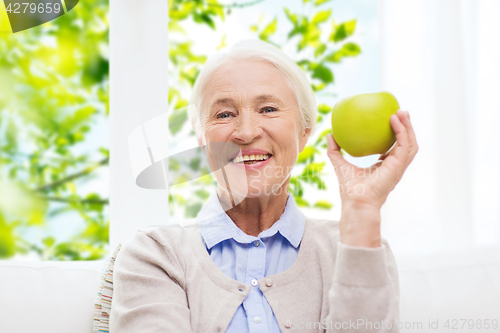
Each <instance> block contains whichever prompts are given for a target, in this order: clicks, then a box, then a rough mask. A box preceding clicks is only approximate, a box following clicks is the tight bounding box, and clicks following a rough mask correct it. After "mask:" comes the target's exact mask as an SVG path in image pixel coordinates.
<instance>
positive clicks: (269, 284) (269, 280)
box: [266, 279, 273, 287]
mask: <svg viewBox="0 0 500 333" xmlns="http://www.w3.org/2000/svg"><path fill="white" fill-rule="evenodd" d="M272 285H273V280H271V279H266V286H268V287H271V286H272Z"/></svg>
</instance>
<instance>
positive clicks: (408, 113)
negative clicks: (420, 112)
mask: <svg viewBox="0 0 500 333" xmlns="http://www.w3.org/2000/svg"><path fill="white" fill-rule="evenodd" d="M406 115H407V116H408V119H410V112H408V111H406Z"/></svg>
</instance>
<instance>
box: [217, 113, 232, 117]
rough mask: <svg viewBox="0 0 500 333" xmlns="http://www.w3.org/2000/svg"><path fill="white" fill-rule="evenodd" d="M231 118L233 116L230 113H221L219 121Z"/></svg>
mask: <svg viewBox="0 0 500 333" xmlns="http://www.w3.org/2000/svg"><path fill="white" fill-rule="evenodd" d="M229 117H231V114H230V113H229V112H224V113H219V114H218V115H217V118H218V119H223V118H229Z"/></svg>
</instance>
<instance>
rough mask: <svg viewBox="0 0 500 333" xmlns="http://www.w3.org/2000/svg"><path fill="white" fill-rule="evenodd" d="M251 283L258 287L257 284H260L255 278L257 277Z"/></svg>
mask: <svg viewBox="0 0 500 333" xmlns="http://www.w3.org/2000/svg"><path fill="white" fill-rule="evenodd" d="M250 283H251V284H252V286H254V287H256V286H257V284H258V282H257V280H255V279H253V280H252V281H251V282H250Z"/></svg>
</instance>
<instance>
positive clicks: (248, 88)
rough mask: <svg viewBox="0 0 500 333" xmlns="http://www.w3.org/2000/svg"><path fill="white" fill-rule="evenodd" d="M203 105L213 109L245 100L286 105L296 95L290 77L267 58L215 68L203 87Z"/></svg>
mask: <svg viewBox="0 0 500 333" xmlns="http://www.w3.org/2000/svg"><path fill="white" fill-rule="evenodd" d="M201 95H202V96H203V99H204V102H205V103H204V104H205V106H206V107H209V108H211V107H212V106H214V105H223V104H229V103H237V102H242V100H245V101H252V102H268V101H272V102H276V103H282V104H286V101H290V97H291V96H293V97H295V94H294V91H293V90H292V88H291V85H290V82H289V79H288V78H287V77H286V76H285V75H284V74H283V73H282V72H281V71H280V70H279V69H278V68H276V67H275V66H274V65H273V64H271V63H269V62H267V61H256V60H250V61H247V62H243V61H240V62H237V63H229V64H227V66H221V67H220V68H218V69H216V70H215V71H214V72H213V73H212V75H211V77H210V80H209V82H208V84H207V85H206V86H205V87H204V89H203V91H202V94H201Z"/></svg>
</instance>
